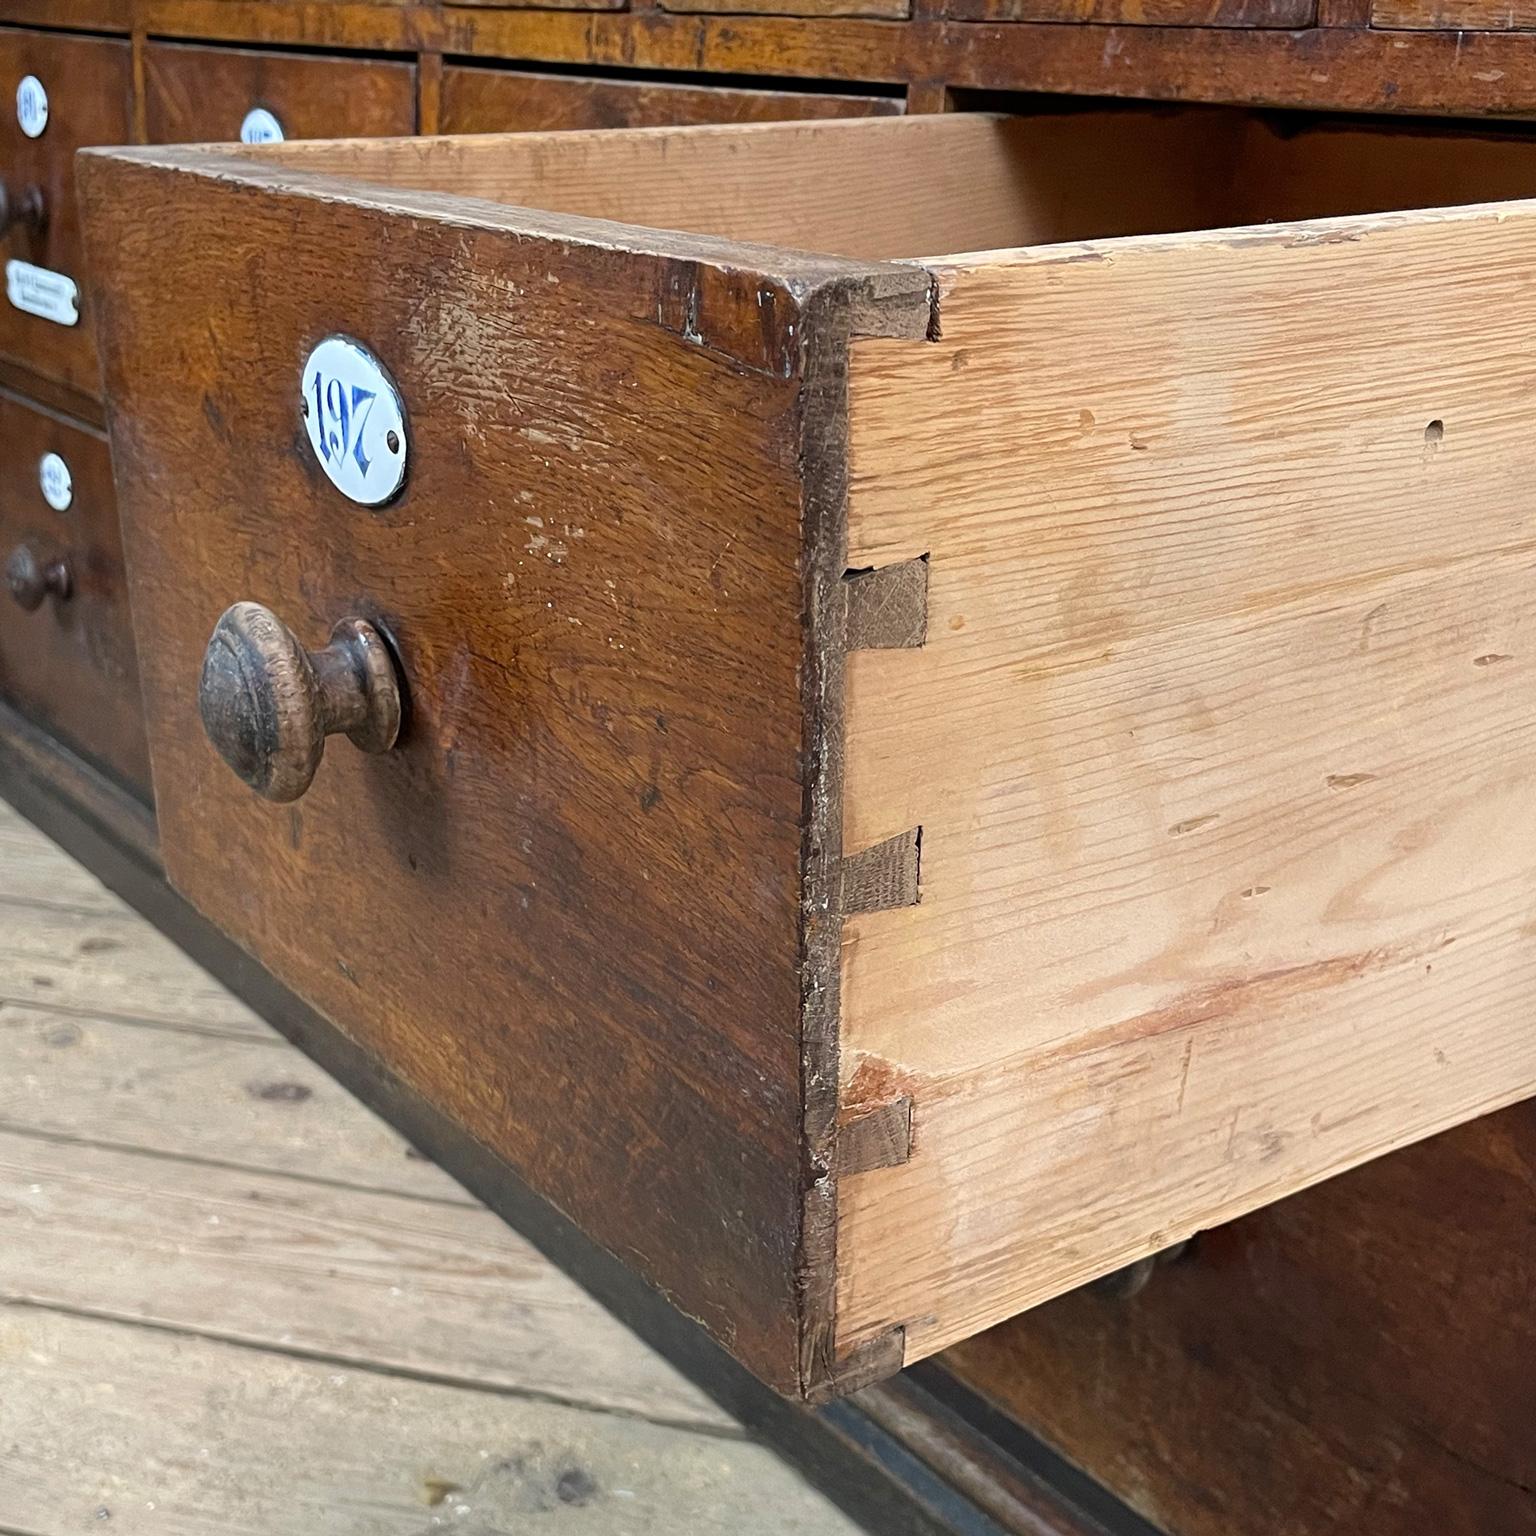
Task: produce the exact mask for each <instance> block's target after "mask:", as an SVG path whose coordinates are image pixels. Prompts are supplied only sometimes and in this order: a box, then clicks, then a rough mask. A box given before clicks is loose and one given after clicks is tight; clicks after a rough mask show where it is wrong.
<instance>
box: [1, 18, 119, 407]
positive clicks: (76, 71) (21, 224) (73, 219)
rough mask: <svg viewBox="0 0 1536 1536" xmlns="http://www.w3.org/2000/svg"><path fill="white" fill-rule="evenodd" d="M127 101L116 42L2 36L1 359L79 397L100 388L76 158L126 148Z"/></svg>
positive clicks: (5, 31) (8, 32)
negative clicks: (85, 151)
mask: <svg viewBox="0 0 1536 1536" xmlns="http://www.w3.org/2000/svg"><path fill="white" fill-rule="evenodd" d="M132 101H133V66H132V62H131V56H130V51H129V46H128V42H127V40H126V39H125V38H112V37H83V36H75V35H71V34H69V33H65V32H34V31H29V30H26V29H23V28H17V27H0V252H3V255H4V260H5V297H4V299H3V300H0V358H3V359H4V360H5V361H7V362H11V363H15V364H19V365H20V366H22V367H24V368H27V369H29V370H31V371H32V372H34V373H37V374H40V375H41V376H42V377H44V378H46V379H49V380H51V381H52V382H54V383H56V384H61V385H63V386H65V387H66V388H68V389H71V390H74V391H76V392H77V393H79V394H81V395H84V396H95V395H96V394H97V392H98V381H97V375H96V345H95V337H94V334H93V331H92V326H91V318H90V296H89V294H88V293H87V292H86V287H85V274H84V272H83V271H82V263H81V251H80V226H79V220H78V217H77V215H76V209H75V190H74V158H75V151H76V150H77V149H79V148H80V147H81V145H84V144H126V143H127V142H128V140H129V139H130V138H132V137H133V133H132Z"/></svg>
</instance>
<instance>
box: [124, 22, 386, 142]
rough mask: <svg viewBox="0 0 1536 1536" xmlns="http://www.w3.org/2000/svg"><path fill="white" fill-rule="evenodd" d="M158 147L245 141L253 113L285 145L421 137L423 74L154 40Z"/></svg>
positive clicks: (150, 124) (153, 123) (149, 118)
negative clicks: (417, 132) (418, 84)
mask: <svg viewBox="0 0 1536 1536" xmlns="http://www.w3.org/2000/svg"><path fill="white" fill-rule="evenodd" d="M144 69H145V99H144V116H145V131H146V133H147V135H148V137H149V140H150V142H151V143H154V144H176V143H189V142H191V143H197V142H203V141H207V142H214V143H218V142H223V141H225V140H231V141H232V140H235V139H238V138H240V137H241V130H242V126H243V125H244V124H245V123H246V122H247V120H248V119H250V118H251V117H252V114H265V117H261V118H259V119H256V120H253V121H252V127H253V128H255V127H256V124H257V121H259V122H261V123H263V124H265V125H266V126H267V129H268V132H269V134H270V126H271V124H273V123H275V124H276V125H277V127H278V128H279V129H280V130H281V132H282V135H283V137H284V138H288V139H313V138H324V137H329V136H335V135H340V136H352V135H358V136H366V135H370V134H400V133H411V132H413V131H414V129H415V127H416V69H415V66H414V65H411V64H405V63H399V62H394V61H391V60H384V59H350V58H325V57H321V56H317V55H311V54H302V53H273V52H266V51H261V50H256V49H245V48H203V47H196V46H186V45H182V44H178V43H151V44H150V45H149V47H148V48H147V49H146V50H145V59H144Z"/></svg>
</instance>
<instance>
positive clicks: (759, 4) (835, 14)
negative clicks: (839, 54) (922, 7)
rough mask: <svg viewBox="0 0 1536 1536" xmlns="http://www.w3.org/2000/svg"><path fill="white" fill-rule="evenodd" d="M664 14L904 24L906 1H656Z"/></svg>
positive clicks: (909, 5)
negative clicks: (876, 20)
mask: <svg viewBox="0 0 1536 1536" xmlns="http://www.w3.org/2000/svg"><path fill="white" fill-rule="evenodd" d="M658 4H659V5H660V7H661V9H662V10H664V11H681V12H685V13H696V14H698V13H702V14H714V15H737V16H753V15H756V16H765V15H780V16H812V17H825V18H827V19H828V20H833V19H837V18H841V17H848V16H866V17H875V18H879V19H880V20H882V21H904V20H905V19H906V18H907V17H908V16H909V15H910V14H911V4H910V0H658Z"/></svg>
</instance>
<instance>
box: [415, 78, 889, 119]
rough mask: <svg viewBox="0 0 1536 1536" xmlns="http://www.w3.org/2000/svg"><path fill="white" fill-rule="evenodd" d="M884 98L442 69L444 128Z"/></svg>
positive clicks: (842, 108)
mask: <svg viewBox="0 0 1536 1536" xmlns="http://www.w3.org/2000/svg"><path fill="white" fill-rule="evenodd" d="M900 111H901V102H900V101H899V100H898V99H896V98H894V97H889V96H874V95H869V96H857V95H852V94H847V93H842V92H835V91H827V92H819V91H794V90H783V91H769V90H747V89H737V88H735V87H730V86H717V85H678V84H672V83H663V82H661V81H653V80H615V79H604V78H595V77H586V78H584V77H582V76H580V75H550V74H538V73H535V72H532V71H528V70H511V69H485V68H479V67H476V66H473V65H462V64H461V65H449V66H448V67H447V68H446V69H445V70H444V71H443V105H442V118H441V129H440V131H441V132H443V133H510V132H527V131H547V130H550V129H572V128H649V127H656V126H662V125H671V124H684V123H726V122H730V123H738V122H740V123H745V122H778V121H782V120H788V119H804V118H820V117H873V116H879V115H894V114H896V113H898V112H900Z"/></svg>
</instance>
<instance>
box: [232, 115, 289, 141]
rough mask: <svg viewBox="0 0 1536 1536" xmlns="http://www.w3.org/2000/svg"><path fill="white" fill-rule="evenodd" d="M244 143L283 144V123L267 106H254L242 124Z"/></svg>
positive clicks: (241, 137)
mask: <svg viewBox="0 0 1536 1536" xmlns="http://www.w3.org/2000/svg"><path fill="white" fill-rule="evenodd" d="M240 142H241V143H242V144H281V143H282V142H283V125H282V124H281V123H280V122H278V120H277V119H276V118H275V117H274V116H273V115H272V114H271V113H270V112H268V111H267V109H266V108H265V107H252V108H251V110H250V111H249V112H247V113H246V114H245V119H244V121H242V122H241V124H240Z"/></svg>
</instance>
